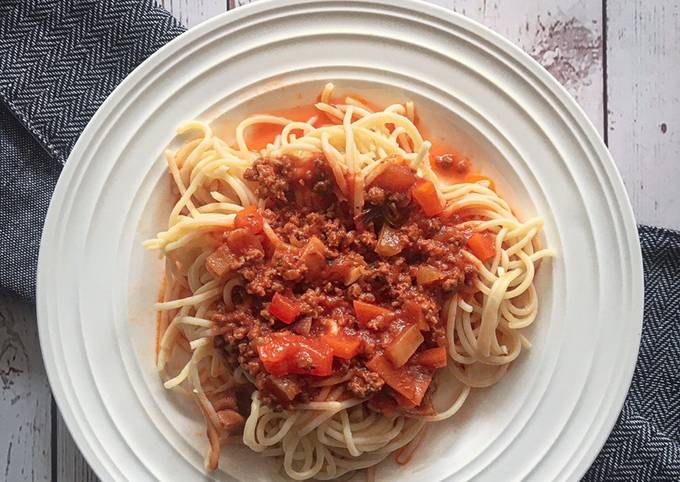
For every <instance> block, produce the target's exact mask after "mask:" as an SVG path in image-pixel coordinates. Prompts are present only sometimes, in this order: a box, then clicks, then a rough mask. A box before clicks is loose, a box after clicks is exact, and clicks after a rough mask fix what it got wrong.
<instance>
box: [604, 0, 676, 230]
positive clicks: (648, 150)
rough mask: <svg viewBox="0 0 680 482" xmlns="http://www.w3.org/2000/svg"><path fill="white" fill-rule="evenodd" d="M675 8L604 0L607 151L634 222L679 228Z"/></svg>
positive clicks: (657, 2) (657, 1) (657, 0)
mask: <svg viewBox="0 0 680 482" xmlns="http://www.w3.org/2000/svg"><path fill="white" fill-rule="evenodd" d="M679 46H680V4H679V3H678V2H666V1H662V0H635V1H628V2H618V1H612V0H609V1H607V80H608V86H607V107H608V120H609V129H608V133H607V134H608V141H609V149H610V151H611V153H612V156H613V157H614V160H615V161H616V163H617V164H618V166H619V169H620V170H621V174H622V176H623V180H624V182H625V184H626V187H627V189H628V193H629V195H630V197H631V202H632V204H633V209H634V211H635V213H636V216H637V220H638V222H640V223H644V224H653V225H660V226H666V227H670V228H674V229H680V194H679V191H678V184H679V183H680V48H679Z"/></svg>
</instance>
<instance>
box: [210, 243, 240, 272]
mask: <svg viewBox="0 0 680 482" xmlns="http://www.w3.org/2000/svg"><path fill="white" fill-rule="evenodd" d="M233 261H234V255H233V254H232V253H231V250H230V249H229V246H227V245H226V244H223V245H221V246H220V247H219V248H217V249H216V250H215V251H213V253H212V254H211V255H210V256H208V257H207V258H206V260H205V268H206V269H207V270H208V271H210V272H211V273H212V274H214V275H215V276H217V277H218V278H221V277H222V276H224V275H225V274H226V273H227V272H228V271H229V270H230V269H231V266H232V262H233Z"/></svg>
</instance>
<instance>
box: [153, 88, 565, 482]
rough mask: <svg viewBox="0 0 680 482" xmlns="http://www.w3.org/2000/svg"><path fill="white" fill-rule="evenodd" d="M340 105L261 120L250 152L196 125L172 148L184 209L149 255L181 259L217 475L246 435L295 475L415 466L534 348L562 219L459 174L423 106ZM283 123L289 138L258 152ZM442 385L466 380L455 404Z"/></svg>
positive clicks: (171, 380) (177, 362)
mask: <svg viewBox="0 0 680 482" xmlns="http://www.w3.org/2000/svg"><path fill="white" fill-rule="evenodd" d="M333 94H334V89H333V86H332V84H327V85H326V86H325V88H324V89H323V91H322V93H321V95H320V97H319V102H318V103H317V104H316V105H315V107H316V109H317V111H318V115H316V116H314V117H313V118H311V119H309V120H306V121H294V120H290V119H287V118H285V117H279V116H273V115H254V116H251V117H248V118H247V119H245V120H243V121H242V122H241V123H240V124H239V125H238V126H237V128H236V131H235V133H234V138H235V142H234V143H233V144H229V143H227V142H225V141H224V140H222V139H220V138H218V137H215V136H214V134H213V132H212V130H211V129H210V127H209V126H208V125H207V124H205V123H202V122H196V121H194V122H188V123H185V124H183V125H182V126H180V128H179V129H178V133H179V134H181V135H187V136H189V135H191V136H193V139H192V140H189V141H188V142H186V143H185V144H184V145H183V146H182V147H181V148H180V149H178V150H177V151H175V152H168V153H167V155H166V157H167V162H168V168H169V169H168V170H169V173H170V176H171V178H172V181H173V186H174V187H175V189H176V194H177V202H176V204H175V205H174V208H173V209H172V212H171V213H170V216H169V220H168V228H167V229H166V230H165V231H163V232H161V233H159V234H158V235H157V237H156V238H154V239H151V240H149V241H146V242H145V244H144V245H145V247H146V248H148V249H153V250H158V251H160V253H161V254H162V256H163V257H164V259H165V279H164V281H163V285H162V291H163V292H162V296H161V298H162V299H161V301H160V302H159V303H158V304H157V308H158V310H159V317H158V347H157V349H158V353H157V364H158V370H159V372H160V373H161V375H162V377H163V380H164V385H165V387H166V388H167V389H172V390H175V391H178V392H180V393H183V394H185V395H186V396H188V397H191V398H193V399H194V400H195V401H196V403H197V405H198V406H199V408H200V410H201V412H202V414H203V417H204V418H205V422H206V427H207V438H208V441H209V445H210V449H209V450H208V452H207V454H206V460H205V465H206V468H208V469H209V470H214V469H216V468H217V466H218V461H219V453H220V446H221V445H222V444H224V443H225V442H226V441H229V440H234V439H235V438H239V439H240V440H242V442H243V443H244V444H245V445H246V446H248V447H249V448H250V449H252V450H253V451H255V452H258V453H261V454H262V455H264V456H269V457H275V458H276V459H277V460H279V461H280V462H281V465H282V467H283V471H284V472H285V473H286V474H287V476H288V477H290V478H292V479H295V480H306V479H310V478H316V479H320V480H328V479H335V478H337V477H340V476H342V475H343V474H346V473H348V472H352V471H356V470H359V469H364V468H370V467H373V466H375V465H376V464H378V463H379V462H380V461H382V460H383V459H385V458H386V457H387V456H388V455H390V454H392V453H394V452H396V451H398V450H399V449H403V450H402V451H400V453H401V454H402V458H403V459H405V460H407V459H408V458H410V456H411V454H412V452H413V449H414V447H415V444H417V443H418V442H419V438H421V437H418V435H419V434H420V433H421V432H422V430H423V427H424V426H425V425H426V424H427V423H430V422H436V421H441V420H444V419H447V418H449V417H451V416H453V415H454V414H455V413H456V412H457V411H458V410H459V409H460V407H461V406H462V405H463V403H464V402H465V400H466V398H467V396H468V394H469V393H470V390H471V389H472V388H481V387H488V386H490V385H493V384H494V383H496V382H498V380H500V379H501V378H502V377H503V375H504V374H505V373H506V371H507V369H508V367H509V365H510V363H511V362H512V361H513V360H515V359H516V358H517V357H518V356H519V354H520V352H521V351H522V349H523V348H526V347H528V346H529V341H528V340H527V339H526V338H525V337H524V336H523V335H522V334H521V331H522V329H523V328H525V327H527V326H529V325H530V324H531V323H533V321H534V320H535V318H536V315H537V311H538V296H537V292H536V289H535V287H534V283H533V281H534V275H535V272H536V269H537V267H538V266H539V264H540V262H541V260H542V259H543V258H545V257H549V256H553V255H554V253H553V252H552V251H551V250H549V249H544V248H542V247H541V245H540V242H539V234H540V231H541V228H542V226H543V221H542V220H541V219H540V218H533V219H530V220H528V221H526V222H522V221H520V220H518V219H517V218H516V216H515V215H514V214H513V212H512V210H511V208H510V207H509V206H508V204H507V203H506V202H505V201H504V200H503V199H502V198H501V197H500V196H499V195H498V194H497V193H496V191H495V187H494V185H493V183H492V182H491V181H490V180H489V179H488V178H485V177H484V176H470V175H465V171H466V169H467V168H468V167H467V166H465V165H463V164H460V165H459V166H457V167H456V166H454V169H460V171H461V173H460V174H461V176H459V181H456V182H454V183H445V182H443V181H442V180H441V179H440V177H439V176H438V175H437V173H436V171H435V169H434V168H433V166H434V167H437V166H436V164H437V163H439V164H441V165H440V166H439V167H442V166H443V167H444V168H450V167H451V166H450V164H451V162H450V161H451V159H452V157H451V156H449V157H448V158H441V159H440V158H436V159H432V157H433V156H431V154H430V148H431V144H430V142H429V141H427V140H425V139H423V136H422V135H421V133H420V131H419V130H418V128H417V127H416V124H415V117H414V116H415V109H414V105H413V103H411V102H407V103H406V104H404V105H402V104H394V105H390V106H388V107H387V108H385V109H383V110H380V111H376V110H374V109H373V108H372V107H371V106H369V105H368V103H366V102H364V101H362V100H360V99H357V98H354V97H349V96H348V97H345V98H344V99H343V100H342V101H340V100H336V99H334V98H333ZM263 124H266V125H275V126H279V127H280V129H279V130H278V134H277V135H276V136H275V138H273V139H270V142H268V143H267V144H266V146H265V147H264V148H263V149H261V150H259V151H256V150H254V149H251V148H250V147H249V131H250V130H252V129H253V128H255V127H257V126H258V125H263ZM433 377H439V378H440V383H454V384H457V385H458V386H459V390H458V394H457V396H456V397H455V399H454V400H452V401H451V402H450V404H449V405H448V407H444V408H443V409H440V410H437V409H435V408H434V406H433V405H432V394H433V393H434V386H435V385H434V384H432V383H430V382H431V380H432V378H433ZM239 433H242V435H238V434H239ZM403 454H406V455H403Z"/></svg>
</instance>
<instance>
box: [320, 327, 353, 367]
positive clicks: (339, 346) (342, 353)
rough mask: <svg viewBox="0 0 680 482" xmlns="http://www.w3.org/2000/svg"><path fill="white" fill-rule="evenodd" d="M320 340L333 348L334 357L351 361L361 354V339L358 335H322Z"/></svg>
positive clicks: (340, 333)
mask: <svg viewBox="0 0 680 482" xmlns="http://www.w3.org/2000/svg"><path fill="white" fill-rule="evenodd" d="M320 339H321V341H323V342H325V343H326V344H328V346H330V347H331V349H332V350H333V355H334V356H336V357H338V358H342V359H343V360H350V359H352V358H354V357H355V356H357V355H358V354H359V348H360V346H361V338H359V336H358V335H348V334H346V333H342V332H339V333H337V334H335V335H332V334H330V333H328V334H325V335H322V336H321V337H320Z"/></svg>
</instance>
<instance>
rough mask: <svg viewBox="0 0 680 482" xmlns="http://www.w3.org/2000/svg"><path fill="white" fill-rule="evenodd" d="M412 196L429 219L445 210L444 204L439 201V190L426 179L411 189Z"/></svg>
mask: <svg viewBox="0 0 680 482" xmlns="http://www.w3.org/2000/svg"><path fill="white" fill-rule="evenodd" d="M411 195H412V196H413V199H415V200H416V202H417V203H418V204H419V205H420V207H421V209H422V210H423V212H424V213H425V214H426V215H427V216H429V217H432V216H436V215H437V214H439V213H441V212H442V211H443V210H444V204H443V203H442V201H441V199H439V195H438V194H437V188H436V187H435V186H434V184H432V182H430V181H427V180H425V179H421V180H419V181H418V182H417V183H416V185H415V186H413V187H412V188H411Z"/></svg>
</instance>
